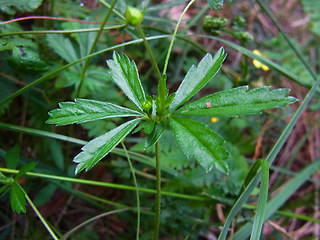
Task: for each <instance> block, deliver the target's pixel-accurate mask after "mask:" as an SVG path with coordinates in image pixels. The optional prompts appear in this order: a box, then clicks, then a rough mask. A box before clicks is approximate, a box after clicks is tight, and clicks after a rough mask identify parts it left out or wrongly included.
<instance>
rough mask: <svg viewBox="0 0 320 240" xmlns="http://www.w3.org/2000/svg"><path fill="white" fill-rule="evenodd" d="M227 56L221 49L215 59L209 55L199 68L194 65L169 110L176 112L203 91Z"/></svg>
mask: <svg viewBox="0 0 320 240" xmlns="http://www.w3.org/2000/svg"><path fill="white" fill-rule="evenodd" d="M226 56H227V55H226V54H225V52H224V49H223V48H220V50H219V51H218V52H217V53H216V54H215V55H214V57H213V58H212V56H211V55H210V54H207V55H206V56H204V58H203V59H202V60H201V62H200V63H199V65H198V66H197V67H196V66H195V65H193V66H192V67H191V68H190V70H189V71H188V73H187V75H186V76H185V78H184V79H183V81H182V83H181V85H180V86H179V88H178V90H177V92H176V94H175V96H174V99H173V101H172V103H171V104H170V106H169V110H171V111H172V110H175V109H176V108H178V107H179V106H180V105H182V104H183V103H185V102H186V101H188V100H189V99H190V98H192V97H193V96H194V95H195V94H196V93H197V92H198V91H199V90H201V89H202V88H203V87H204V86H205V85H206V84H207V83H208V82H209V81H210V80H211V79H212V78H213V77H214V75H215V74H216V73H217V72H218V71H219V69H220V68H221V64H222V62H223V61H224V59H225V58H226Z"/></svg>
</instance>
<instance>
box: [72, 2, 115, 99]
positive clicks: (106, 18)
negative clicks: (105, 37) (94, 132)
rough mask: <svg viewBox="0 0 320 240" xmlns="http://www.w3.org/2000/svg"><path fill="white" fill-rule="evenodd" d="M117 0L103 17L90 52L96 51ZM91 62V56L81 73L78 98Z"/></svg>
mask: <svg viewBox="0 0 320 240" xmlns="http://www.w3.org/2000/svg"><path fill="white" fill-rule="evenodd" d="M116 2H117V0H113V2H112V4H111V6H110V8H109V10H108V12H107V14H106V16H105V18H104V19H103V21H102V23H101V25H100V29H99V31H98V33H97V35H96V37H95V39H94V41H93V43H92V45H91V49H90V52H89V54H91V53H93V51H94V48H95V47H96V44H97V42H98V40H99V37H100V35H101V33H102V31H103V28H104V25H105V24H106V22H107V21H108V19H109V17H110V15H111V13H112V9H113V8H114V6H115V4H116ZM89 62H90V58H87V59H86V61H85V62H84V65H83V68H82V71H81V75H80V84H79V87H78V89H77V92H76V98H77V97H79V96H80V93H81V89H82V86H83V83H84V77H85V75H86V71H87V68H88V66H89Z"/></svg>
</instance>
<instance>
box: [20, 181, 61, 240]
mask: <svg viewBox="0 0 320 240" xmlns="http://www.w3.org/2000/svg"><path fill="white" fill-rule="evenodd" d="M18 186H19V187H20V189H21V190H22V191H23V193H24V196H25V198H26V199H27V201H28V203H29V204H30V206H31V207H32V209H33V211H35V213H36V214H37V216H38V217H39V218H40V221H41V222H42V224H43V225H44V227H45V228H46V229H47V230H48V232H49V233H50V235H51V236H52V238H53V239H55V240H59V238H58V237H57V236H56V235H55V234H54V232H53V230H52V229H51V227H50V226H49V224H48V223H47V222H46V220H45V219H44V218H43V217H42V215H41V213H40V212H39V211H38V209H37V208H36V206H35V205H34V204H33V202H32V200H31V199H30V198H29V196H28V194H27V193H26V192H25V191H24V189H23V188H22V187H21V186H20V184H18Z"/></svg>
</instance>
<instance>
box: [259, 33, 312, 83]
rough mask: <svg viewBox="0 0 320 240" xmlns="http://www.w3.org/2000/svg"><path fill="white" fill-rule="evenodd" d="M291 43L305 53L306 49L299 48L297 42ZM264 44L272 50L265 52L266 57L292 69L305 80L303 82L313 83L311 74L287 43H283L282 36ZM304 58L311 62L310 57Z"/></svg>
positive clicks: (305, 56)
mask: <svg viewBox="0 0 320 240" xmlns="http://www.w3.org/2000/svg"><path fill="white" fill-rule="evenodd" d="M291 41H292V42H293V45H294V46H295V47H296V48H299V49H300V51H301V52H303V51H304V49H303V48H301V46H299V44H298V43H297V41H295V40H293V39H292V40H291ZM264 44H265V47H266V48H267V49H268V48H269V49H270V50H266V51H264V52H263V53H264V54H265V55H267V57H269V58H270V59H272V60H275V61H278V62H281V64H282V65H283V66H284V67H285V68H287V69H290V71H291V72H292V73H295V74H296V75H297V76H299V77H300V78H301V79H303V81H305V82H307V83H312V82H313V77H312V76H311V74H310V73H309V72H308V71H307V70H306V69H305V68H304V67H303V65H302V64H300V61H299V59H298V58H296V57H295V53H294V51H293V50H292V49H291V48H290V47H289V46H288V44H287V43H286V42H284V41H283V39H282V37H281V35H278V36H276V37H274V38H272V39H270V40H269V41H266V42H265V43H264ZM303 57H304V58H305V60H306V61H309V57H308V56H307V55H304V56H303Z"/></svg>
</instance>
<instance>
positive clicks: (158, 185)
mask: <svg viewBox="0 0 320 240" xmlns="http://www.w3.org/2000/svg"><path fill="white" fill-rule="evenodd" d="M155 148H156V177H157V180H156V191H157V193H156V219H155V231H154V236H153V240H157V239H158V236H159V228H160V211H161V167H160V143H159V141H158V142H156V145H155Z"/></svg>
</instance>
